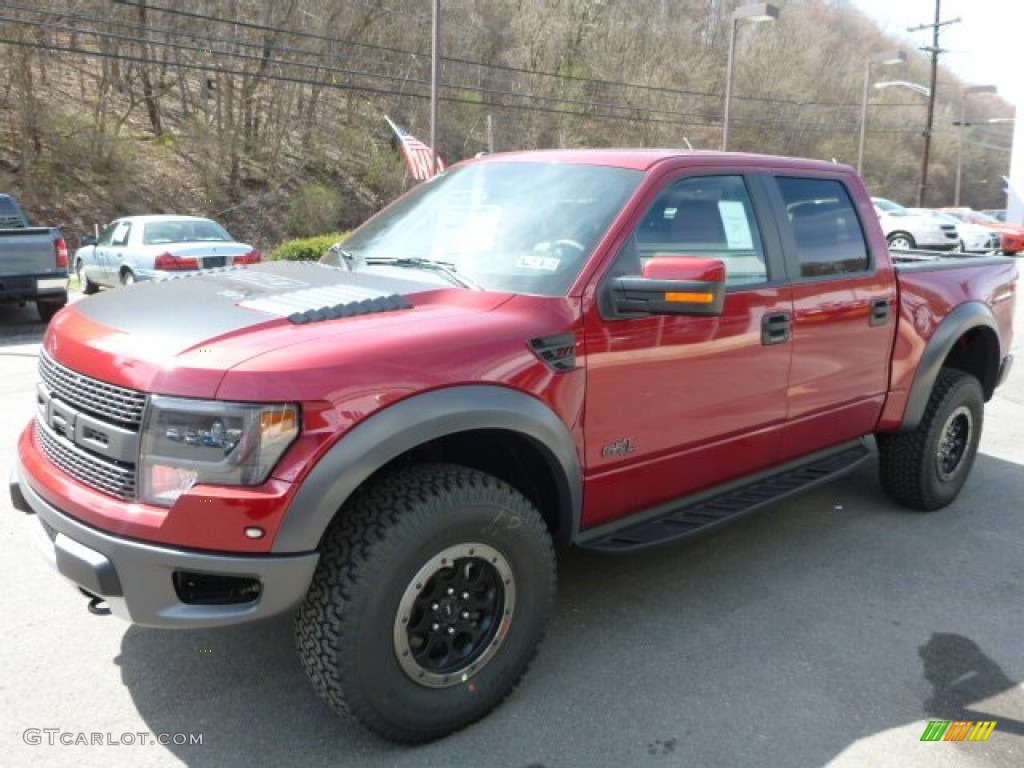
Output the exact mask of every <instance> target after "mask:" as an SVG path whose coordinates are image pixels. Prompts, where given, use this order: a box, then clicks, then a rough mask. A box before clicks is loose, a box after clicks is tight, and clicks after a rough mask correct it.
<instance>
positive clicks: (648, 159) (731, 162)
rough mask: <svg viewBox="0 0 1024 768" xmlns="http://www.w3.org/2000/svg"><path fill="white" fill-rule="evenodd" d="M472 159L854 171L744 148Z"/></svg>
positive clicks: (553, 152)
mask: <svg viewBox="0 0 1024 768" xmlns="http://www.w3.org/2000/svg"><path fill="white" fill-rule="evenodd" d="M472 162H483V163H509V162H512V163H527V162H533V163H537V162H540V163H571V164H580V165H607V166H615V167H619V168H630V169H633V170H638V171H648V170H651V169H652V168H653V167H654V166H656V165H659V164H661V163H664V162H673V164H677V163H678V164H679V165H689V164H692V165H694V166H729V167H737V166H739V167H750V168H791V169H794V170H796V169H800V170H818V171H829V172H832V173H835V172H836V171H837V170H843V171H852V170H853V169H852V168H851V167H850V166H848V165H845V164H842V163H832V162H827V161H824V160H811V159H806V158H796V157H782V156H779V155H760V154H752V153H744V152H717V151H712V150H690V149H538V150H525V151H518V152H499V153H495V154H491V155H481V156H480V157H478V158H476V159H475V160H474V161H472Z"/></svg>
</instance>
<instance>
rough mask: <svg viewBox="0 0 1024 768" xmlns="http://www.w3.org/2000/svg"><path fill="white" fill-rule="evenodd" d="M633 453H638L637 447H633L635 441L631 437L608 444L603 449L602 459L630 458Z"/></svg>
mask: <svg viewBox="0 0 1024 768" xmlns="http://www.w3.org/2000/svg"><path fill="white" fill-rule="evenodd" d="M631 453H636V446H635V445H633V440H632V438H629V437H624V438H622V439H621V440H616V441H615V442H614V443H608V445H606V446H604V447H603V448H601V458H602V459H610V458H613V457H617V456H628V455H629V454H631Z"/></svg>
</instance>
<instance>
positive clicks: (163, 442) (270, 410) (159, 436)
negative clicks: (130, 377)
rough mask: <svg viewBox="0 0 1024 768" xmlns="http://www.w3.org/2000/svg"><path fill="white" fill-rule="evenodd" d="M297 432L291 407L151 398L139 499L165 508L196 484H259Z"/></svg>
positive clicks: (144, 429)
mask: <svg viewBox="0 0 1024 768" xmlns="http://www.w3.org/2000/svg"><path fill="white" fill-rule="evenodd" d="M298 433H299V409H298V407H296V406H295V405H289V404H275V405H260V404H254V403H221V402H216V401H205V400H184V399H180V398H175V397H159V396H156V397H153V398H151V400H150V404H149V408H148V410H147V411H146V419H145V423H144V424H143V427H142V456H141V458H140V461H139V498H140V499H141V500H142V501H144V502H147V503H149V504H159V505H161V506H165V507H169V506H170V505H171V504H173V503H174V500H175V499H177V498H178V497H179V496H180V495H181V494H182V493H184V492H185V491H187V490H188V489H189V488H191V487H192V486H193V485H195V484H196V483H214V484H217V485H259V484H260V483H262V482H263V481H264V480H266V479H267V475H269V474H270V470H271V469H273V468H274V465H275V464H276V463H277V461H278V459H280V458H281V456H282V454H284V452H285V449H286V448H287V447H288V446H289V445H291V442H292V440H294V439H295V437H296V436H297V435H298Z"/></svg>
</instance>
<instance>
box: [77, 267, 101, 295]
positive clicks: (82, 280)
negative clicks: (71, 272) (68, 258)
mask: <svg viewBox="0 0 1024 768" xmlns="http://www.w3.org/2000/svg"><path fill="white" fill-rule="evenodd" d="M75 274H76V275H77V276H78V287H79V288H81V289H82V293H84V294H85V295H86V296H91V295H92V294H94V293H96V291H98V290H99V289H100V287H99V286H98V285H96V283H94V282H93V281H92V280H90V279H89V276H88V275H87V274H85V264H84V263H83V262H82V260H81V259H79V260H78V261H77V262H76V263H75Z"/></svg>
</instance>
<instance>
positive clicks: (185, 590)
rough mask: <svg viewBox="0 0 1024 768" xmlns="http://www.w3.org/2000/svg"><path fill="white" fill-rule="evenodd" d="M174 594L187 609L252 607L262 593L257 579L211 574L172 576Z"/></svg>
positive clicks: (183, 572) (261, 585)
mask: <svg viewBox="0 0 1024 768" xmlns="http://www.w3.org/2000/svg"><path fill="white" fill-rule="evenodd" d="M173 578H174V591H175V592H176V593H177V595H178V599H179V600H181V602H183V603H186V604H187V605H237V604H239V603H254V602H256V601H257V600H259V598H260V595H261V594H262V593H263V584H262V583H261V582H260V580H259V579H253V578H249V577H246V576H223V575H219V574H214V573H193V572H190V571H175V572H174V577H173Z"/></svg>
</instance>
